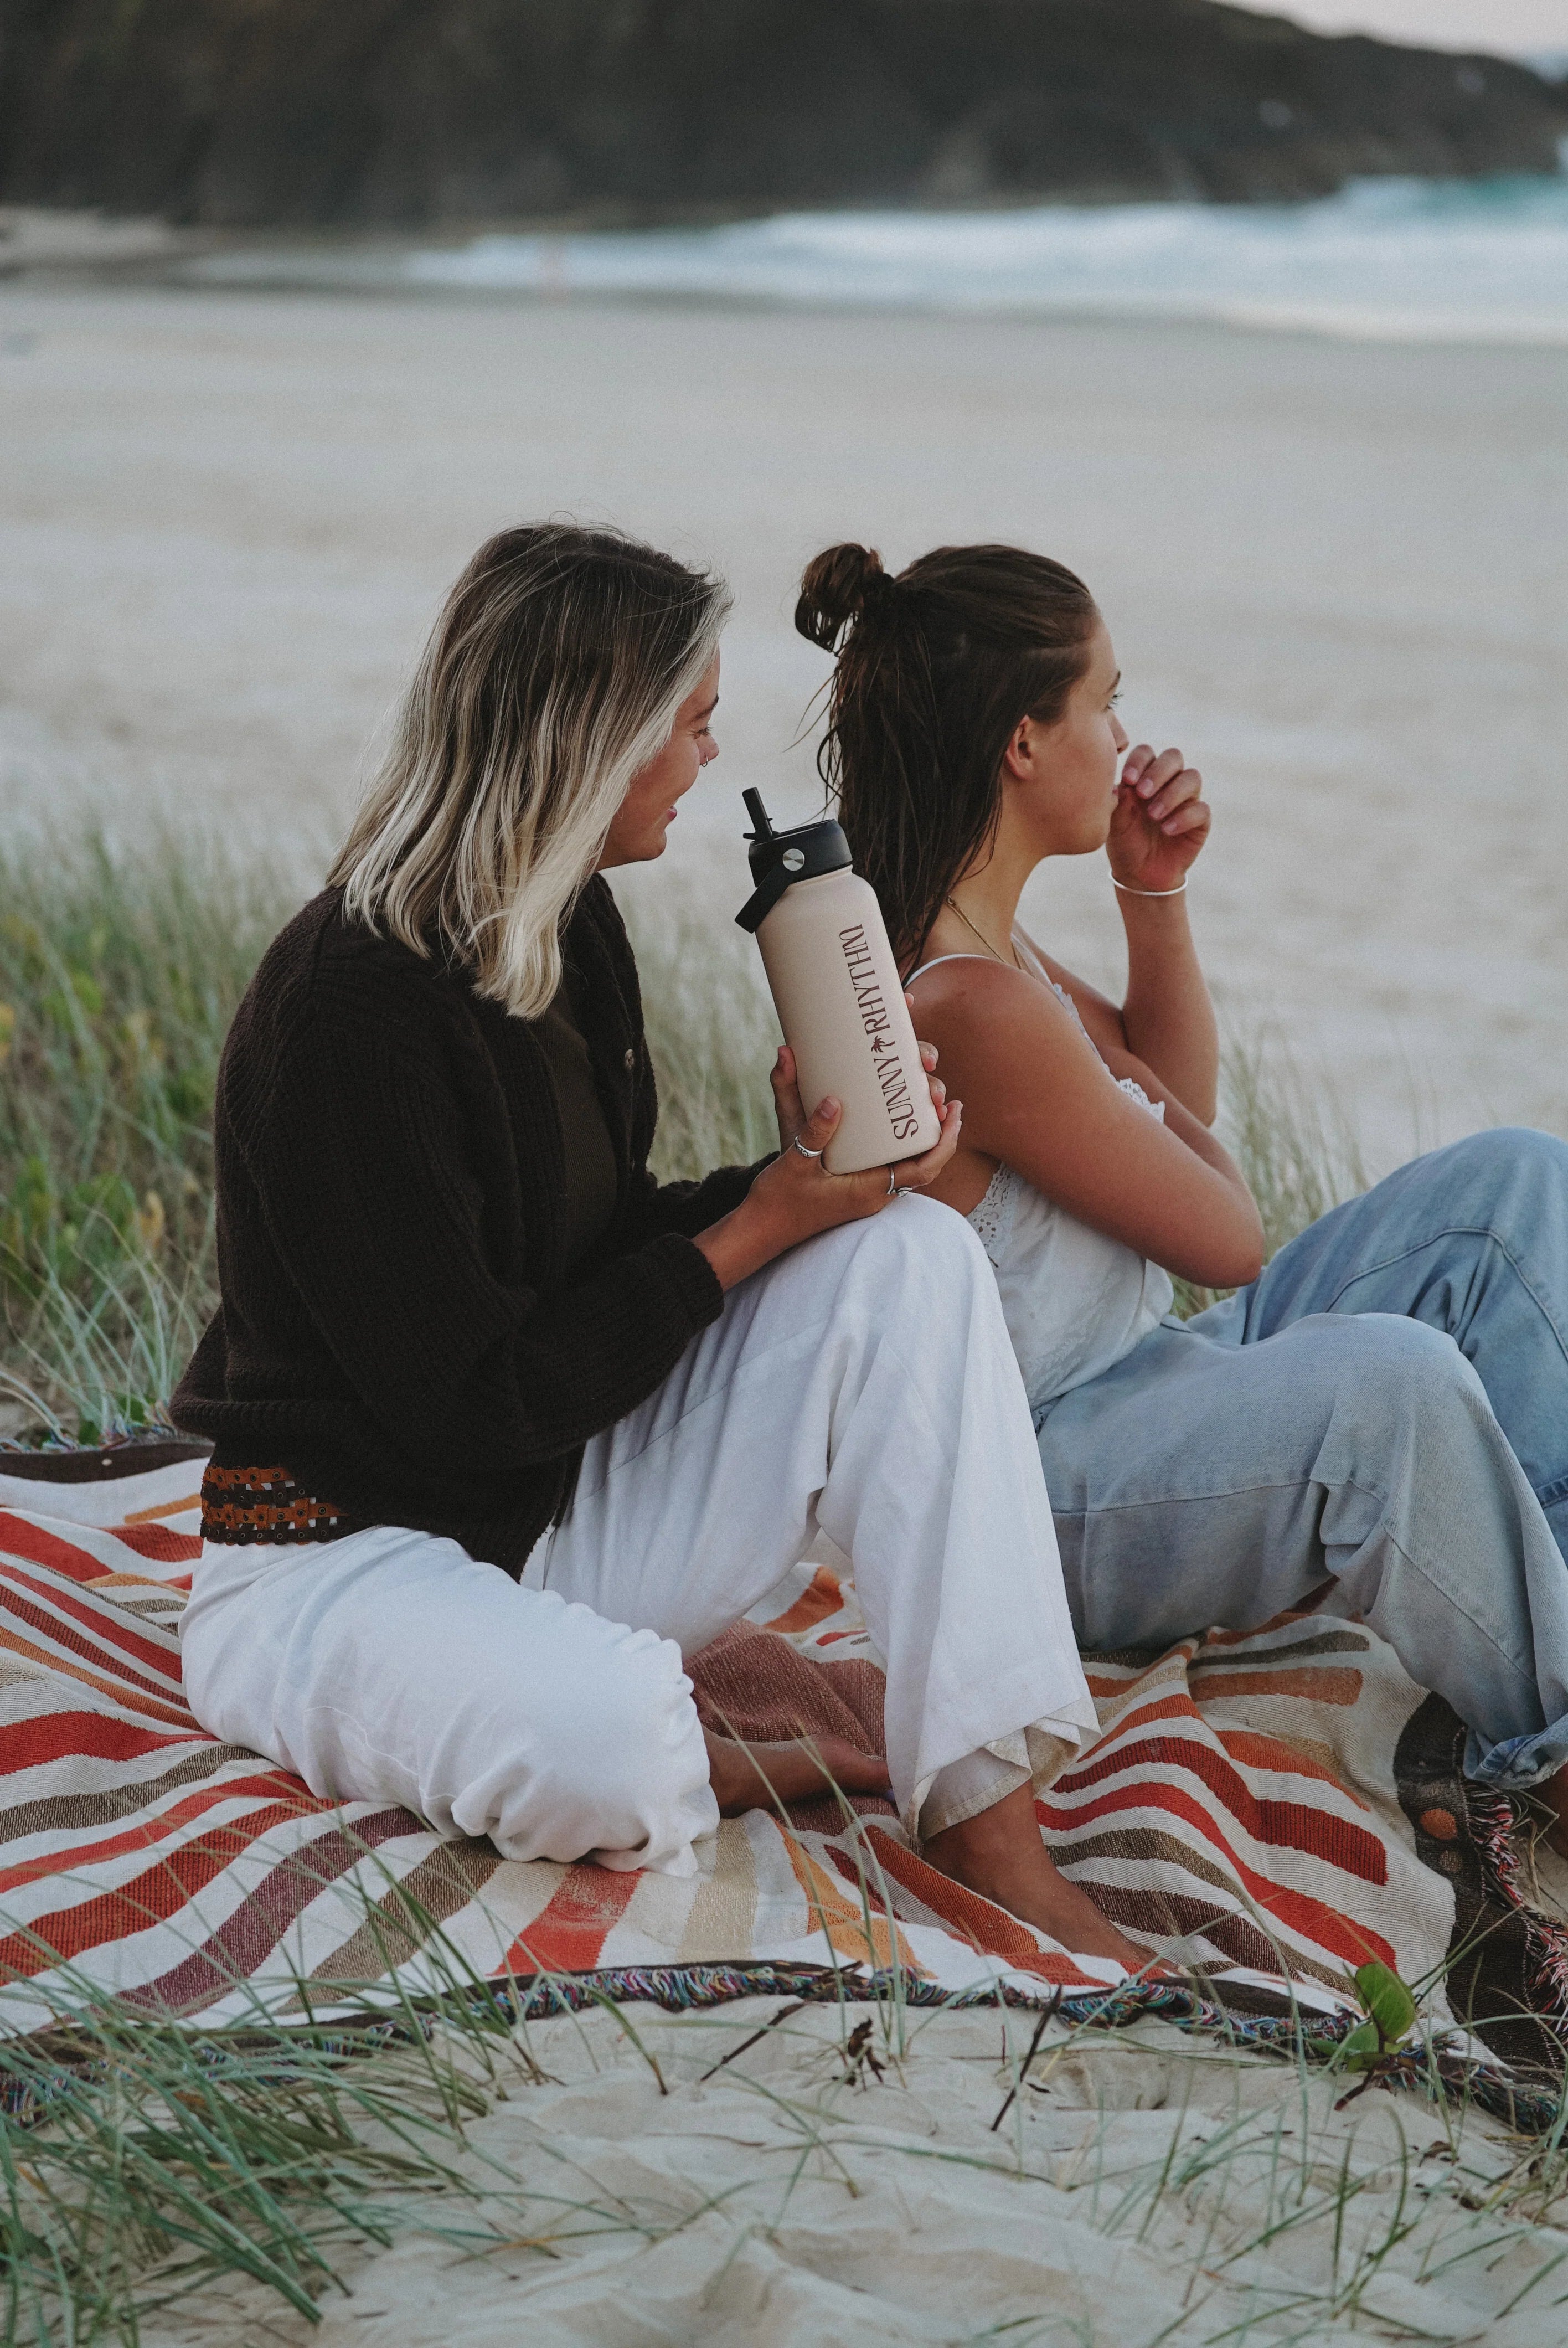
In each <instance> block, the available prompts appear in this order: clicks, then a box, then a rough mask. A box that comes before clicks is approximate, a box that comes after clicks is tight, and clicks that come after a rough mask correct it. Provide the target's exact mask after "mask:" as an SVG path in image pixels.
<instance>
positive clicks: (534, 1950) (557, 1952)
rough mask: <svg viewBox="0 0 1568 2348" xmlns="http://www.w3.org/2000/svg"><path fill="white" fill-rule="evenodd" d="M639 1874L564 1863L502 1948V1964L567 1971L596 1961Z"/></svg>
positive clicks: (511, 1968)
mask: <svg viewBox="0 0 1568 2348" xmlns="http://www.w3.org/2000/svg"><path fill="white" fill-rule="evenodd" d="M641 1879H642V1878H641V1873H640V1872H633V1873H631V1874H621V1873H620V1872H619V1871H618V1870H612V1869H610V1868H608V1867H593V1866H589V1865H579V1866H577V1867H572V1868H569V1869H568V1870H567V1872H566V1875H565V1876H564V1878H563V1879H562V1880H561V1881H560V1882H559V1883H558V1884H557V1886H556V1889H555V1891H554V1893H553V1895H552V1897H551V1898H550V1899H549V1900H548V1901H547V1902H546V1904H545V1905H544V1907H542V1908H541V1909H540V1910H539V1912H538V1915H537V1916H536V1917H535V1918H534V1921H533V1922H532V1923H531V1924H530V1925H529V1926H528V1930H527V1931H525V1932H519V1933H518V1937H517V1939H516V1940H515V1941H513V1943H512V1945H511V1947H510V1948H509V1949H508V1950H507V1955H506V1962H505V1965H504V1967H503V1970H504V1971H505V1972H507V1973H567V1972H583V1971H585V1970H586V1969H587V1968H588V1967H589V1966H590V1965H596V1964H597V1963H598V1962H599V1955H600V1950H601V1949H602V1948H603V1946H604V1944H605V1942H606V1941H607V1940H608V1939H609V1938H610V1933H611V1932H612V1931H614V1929H615V1927H616V1925H617V1924H619V1923H620V1920H621V1918H622V1917H623V1916H624V1915H625V1913H626V1911H627V1910H628V1908H630V1905H631V1898H632V1894H633V1892H635V1890H637V1887H638V1885H639V1883H640V1882H641Z"/></svg>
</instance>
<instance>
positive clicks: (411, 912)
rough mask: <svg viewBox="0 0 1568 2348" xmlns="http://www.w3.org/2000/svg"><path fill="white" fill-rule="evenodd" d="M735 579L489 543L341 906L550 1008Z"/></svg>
mask: <svg viewBox="0 0 1568 2348" xmlns="http://www.w3.org/2000/svg"><path fill="white" fill-rule="evenodd" d="M729 609H730V593H729V590H728V588H727V587H726V586H725V585H724V583H723V581H722V580H719V579H715V578H712V577H708V576H704V575H703V574H702V572H695V571H690V570H688V569H687V568H686V566H685V565H684V564H683V563H681V562H677V561H676V560H675V558H674V557H673V556H672V555H669V554H661V553H660V552H659V551H657V550H656V549H655V548H653V547H651V546H643V545H641V544H640V543H639V542H638V541H636V540H635V539H630V538H625V537H622V536H621V535H620V532H619V531H616V530H581V529H579V528H577V527H576V526H575V525H574V524H569V523H563V522H543V523H539V524H537V525H534V526H531V527H528V528H525V529H519V530H502V531H500V532H499V533H498V535H497V536H496V537H495V538H492V539H490V540H489V541H487V543H486V544H485V545H484V546H482V547H481V548H480V549H479V551H478V552H477V554H476V555H475V557H474V559H473V561H471V562H470V563H469V565H468V567H467V569H466V571H465V572H464V573H463V575H462V577H461V578H460V579H459V580H458V582H457V583H456V586H455V587H454V588H453V590H452V592H451V593H450V594H449V595H448V596H447V598H446V604H445V606H444V607H443V610H442V613H441V616H440V618H439V619H438V620H437V621H436V625H435V628H434V629H433V630H432V632H431V636H430V641H429V643H428V644H426V645H425V652H424V654H423V656H422V657H421V659H420V663H419V666H418V668H417V669H416V671H415V675H414V681H413V683H412V684H411V685H410V686H409V688H408V692H407V694H406V695H405V698H404V702H403V705H402V708H401V710H400V712H399V714H398V718H397V723H396V731H395V736H394V739H393V742H392V746H391V748H390V750H389V751H388V753H387V756H386V757H385V759H384V762H383V765H382V767H381V770H380V772H379V774H378V775H377V776H376V778H375V779H374V782H373V783H372V784H371V786H370V788H369V789H368V790H367V791H366V793H365V796H364V800H363V802H362V804H361V806H360V809H359V812H358V814H357V815H356V817H355V818H354V825H353V828H352V829H351V830H350V832H349V835H348V838H347V839H345V841H344V842H343V847H342V849H341V850H340V851H339V854H338V858H337V861H336V862H335V863H334V865H333V869H332V870H331V872H330V873H329V874H328V876H327V878H328V881H329V884H330V885H332V886H334V887H341V888H342V890H343V911H344V914H345V916H346V917H347V918H348V919H349V920H351V921H356V922H362V923H364V925H365V926H366V927H367V928H369V929H372V930H376V931H381V930H384V931H386V932H389V933H390V934H391V935H392V936H393V937H395V938H397V939H399V940H400V941H401V942H402V943H403V944H405V946H410V947H412V949H413V950H414V952H415V953H418V954H425V955H429V954H430V953H432V952H434V951H436V950H437V949H441V950H443V951H445V952H446V953H448V954H450V955H452V956H453V957H455V958H456V960H457V961H458V962H459V963H463V964H464V965H465V966H466V968H467V969H468V970H469V971H470V973H472V976H473V983H474V984H475V986H476V987H477V991H478V993H479V994H483V995H487V996H488V997H489V998H490V999H491V1000H492V1001H494V1002H497V1003H500V1004H504V1005H505V1006H506V1008H507V1010H508V1011H509V1012H511V1013H512V1014H514V1015H515V1016H516V1017H518V1018H519V1019H533V1018H537V1017H538V1014H539V1013H540V1012H542V1011H543V1010H544V1009H545V1008H546V1006H547V1005H548V1004H549V1002H550V1001H551V999H552V997H553V996H554V995H555V994H556V992H557V990H558V988H559V985H560V979H561V957H560V932H561V927H562V924H563V922H565V921H566V919H567V917H568V916H569V913H570V911H571V908H572V906H573V905H574V904H575V902H576V901H577V898H578V896H579V892H580V891H581V890H582V888H583V886H584V884H585V883H586V881H587V880H588V879H589V875H590V873H592V871H593V870H594V869H595V867H596V866H597V864H598V862H599V859H600V853H601V852H602V850H603V847H604V841H605V835H606V833H607V832H608V831H609V829H610V824H611V822H612V821H613V819H614V818H615V815H616V811H617V809H618V808H620V803H621V801H622V800H623V799H624V798H625V797H626V792H627V788H628V786H629V785H630V782H631V779H632V778H633V776H634V775H636V774H638V773H639V772H640V771H641V768H642V767H645V766H647V764H648V763H649V761H650V759H651V758H653V757H656V756H657V755H658V753H659V751H660V750H661V749H662V748H663V747H664V745H665V743H666V742H667V741H668V740H669V738H670V732H671V726H672V725H673V723H674V719H675V714H676V712H677V710H678V709H679V708H680V706H681V704H682V702H683V701H684V700H685V699H686V697H687V695H689V694H691V693H692V691H693V690H694V689H695V687H696V686H697V685H698V684H699V682H700V681H701V679H702V675H703V673H704V671H705V670H706V669H707V667H708V665H709V664H710V663H711V662H712V658H713V655H714V653H715V651H716V650H717V648H718V642H719V633H720V631H721V629H722V628H723V623H724V621H725V619H726V618H727V617H728V615H729Z"/></svg>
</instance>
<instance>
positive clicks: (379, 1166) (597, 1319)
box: [228, 996, 723, 1486]
mask: <svg viewBox="0 0 1568 2348" xmlns="http://www.w3.org/2000/svg"><path fill="white" fill-rule="evenodd" d="M424 1045H425V1037H424V1035H422V1033H421V1031H420V1029H419V1026H418V1025H417V1023H415V1022H399V1021H398V1020H397V1019H396V1018H395V1017H393V1016H389V1015H388V1013H387V1009H386V1008H385V1007H384V1006H383V1005H381V1004H376V1005H374V1006H373V1007H367V1006H365V1005H364V1004H354V1003H353V1002H346V1003H345V1002H343V1001H326V1002H323V1001H322V1000H321V999H320V997H319V996H318V997H317V999H316V1000H315V1001H314V1002H313V1004H312V1006H311V1015H310V1016H308V1017H306V1018H302V1019H300V1020H297V1021H296V1022H294V1023H293V1025H292V1032H291V1033H290V1034H289V1035H288V1037H287V1038H286V1041H283V1042H282V1049H281V1051H280V1055H279V1065H277V1066H275V1067H274V1068H272V1069H257V1068H254V1067H252V1068H247V1069H243V1070H241V1069H239V1068H237V1069H236V1070H235V1071H234V1072H233V1074H232V1076H231V1081H230V1083H229V1086H228V1107H229V1110H230V1115H229V1119H228V1122H229V1127H230V1136H229V1138H230V1144H231V1146H232V1147H235V1148H239V1149H240V1150H241V1154H242V1156H243V1158H244V1160H245V1165H246V1169H247V1172H248V1174H249V1176H250V1178H251V1188H252V1189H253V1192H254V1195H255V1197H256V1199H257V1200H258V1202H259V1205H260V1209H261V1213H262V1215H263V1216H264V1217H265V1219H266V1222H267V1226H268V1230H269V1231H270V1234H271V1237H272V1244H273V1247H274V1249H275V1251H276V1254H277V1256H278V1258H279V1259H280V1261H281V1262H282V1266H283V1268H284V1271H285V1272H286V1274H287V1276H288V1278H289V1280H290V1281H291V1282H292V1286H293V1288H294V1290H295V1292H296V1294H297V1297H298V1298H299V1300H300V1301H301V1302H302V1304H303V1306H304V1309H305V1310H306V1311H307V1312H308V1313H309V1314H310V1316H311V1318H312V1320H313V1323H314V1324H315V1326H316V1328H317V1329H318V1331H319V1333H320V1335H321V1338H322V1341H323V1344H324V1346H325V1347H326V1349H327V1351H328V1352H329V1353H330V1354H332V1355H333V1358H334V1360H335V1362H336V1365H337V1367H338V1369H339V1371H340V1373H341V1375H343V1378H344V1380H345V1381H346V1382H347V1384H348V1385H350V1386H351V1387H352V1388H353V1390H354V1394H355V1395H356V1396H357V1397H358V1399H359V1402H360V1404H361V1405H362V1406H363V1408H364V1410H365V1411H366V1413H367V1414H368V1415H369V1416H370V1417H371V1418H372V1419H374V1421H375V1422H376V1423H377V1425H378V1426H380V1427H381V1428H382V1429H383V1430H384V1433H385V1434H386V1436H388V1437H390V1438H392V1440H393V1441H394V1442H395V1444H396V1445H398V1446H399V1447H401V1448H403V1449H404V1450H405V1452H406V1454H407V1455H408V1457H409V1458H410V1461H411V1464H412V1463H432V1464H434V1463H435V1462H436V1461H439V1463H440V1467H441V1469H442V1472H443V1474H444V1475H445V1476H446V1477H447V1478H454V1477H458V1476H464V1475H466V1476H470V1477H472V1478H475V1479H477V1481H479V1482H481V1483H483V1484H487V1485H491V1486H493V1485H494V1484H496V1483H497V1481H498V1480H503V1479H504V1478H506V1477H507V1473H508V1472H509V1471H510V1472H516V1471H518V1470H520V1469H524V1468H529V1467H532V1466H536V1465H538V1463H540V1462H542V1461H547V1460H551V1459H556V1458H559V1457H562V1456H564V1455H566V1454H568V1453H569V1452H571V1451H573V1450H575V1449H576V1447H578V1446H579V1445H580V1444H582V1443H583V1442H584V1441H586V1440H587V1438H588V1437H589V1436H591V1435H595V1434H597V1433H599V1432H600V1430H601V1429H602V1428H604V1427H606V1426H610V1425H611V1424H613V1422H614V1421H615V1420H616V1419H618V1418H620V1417H622V1416H624V1415H625V1413H626V1412H628V1411H629V1410H631V1409H634V1408H635V1407H636V1406H637V1405H638V1404H639V1403H640V1402H641V1401H643V1400H644V1399H645V1398H646V1397H647V1395H650V1394H651V1392H652V1391H653V1389H654V1388H655V1387H656V1386H657V1385H659V1384H660V1383H661V1380H662V1379H663V1378H664V1377H665V1376H666V1375H668V1373H669V1372H670V1370H671V1369H672V1368H673V1366H674V1365H675V1363H676V1362H677V1361H678V1360H679V1358H680V1356H681V1354H682V1352H683V1351H684V1350H685V1348H686V1346H687V1345H688V1344H690V1342H691V1340H692V1337H693V1336H694V1335H695V1334H696V1333H697V1332H698V1331H699V1330H700V1329H702V1328H703V1327H704V1326H705V1325H706V1324H707V1323H709V1322H711V1321H713V1320H715V1319H717V1317H718V1315H719V1313H720V1312H721V1311H722V1310H723V1292H722V1290H721V1289H720V1286H719V1282H718V1281H717V1279H716V1278H715V1276H714V1274H713V1272H712V1267H711V1266H710V1264H709V1263H708V1262H707V1260H706V1258H705V1257H704V1256H703V1255H702V1253H701V1252H700V1251H698V1250H697V1249H696V1248H695V1247H693V1246H692V1243H691V1241H690V1240H689V1239H686V1238H684V1237H682V1236H680V1235H678V1234H676V1233H673V1232H666V1233H664V1234H661V1235H659V1236H655V1237H651V1238H650V1239H649V1240H648V1241H647V1242H646V1243H645V1244H643V1245H641V1246H640V1247H636V1248H634V1249H632V1250H631V1251H630V1252H628V1253H625V1254H622V1255H620V1256H618V1257H616V1258H615V1259H614V1260H613V1261H612V1262H609V1263H607V1264H605V1265H603V1266H602V1267H601V1268H600V1269H599V1270H598V1271H597V1272H595V1274H594V1275H593V1276H592V1277H591V1278H588V1279H585V1280H584V1281H582V1282H579V1284H577V1285H575V1286H570V1287H568V1288H566V1289H564V1290H562V1291H560V1292H557V1293H555V1294H553V1295H550V1296H548V1297H541V1295H540V1294H539V1293H538V1292H537V1291H535V1290H534V1289H532V1288H530V1287H529V1286H528V1285H527V1284H526V1283H525V1282H523V1281H522V1279H521V1278H520V1277H514V1276H508V1275H507V1272H505V1271H504V1270H503V1269H498V1268H497V1261H498V1259H501V1258H504V1257H505V1255H506V1253H507V1249H506V1244H505V1238H504V1234H505V1230H506V1227H507V1221H508V1219H509V1218H515V1217H516V1215H517V1213H518V1200H517V1199H516V1197H515V1196H513V1197H511V1198H508V1199H497V1179H496V1169H495V1167H494V1166H493V1165H492V1164H489V1163H487V1161H486V1158H485V1146H486V1144H485V1133H486V1120H485V1118H484V1117H482V1116H480V1115H477V1112H476V1106H475V1100H474V1097H473V1096H472V1094H471V1092H470V1091H469V1089H468V1088H467V1087H466V1085H465V1084H464V1083H463V1082H462V1081H460V1080H459V1077H458V1076H457V1075H456V1073H454V1071H453V1069H452V1068H451V1066H449V1064H448V1062H447V1061H446V1059H445V1058H444V1056H443V1055H442V1053H441V1052H440V1051H439V1050H435V1049H429V1048H424Z"/></svg>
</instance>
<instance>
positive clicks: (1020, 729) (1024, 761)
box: [1002, 717, 1043, 783]
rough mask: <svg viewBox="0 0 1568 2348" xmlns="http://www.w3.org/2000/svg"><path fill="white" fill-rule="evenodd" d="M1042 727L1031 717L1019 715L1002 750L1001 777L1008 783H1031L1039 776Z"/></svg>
mask: <svg viewBox="0 0 1568 2348" xmlns="http://www.w3.org/2000/svg"><path fill="white" fill-rule="evenodd" d="M1042 731H1043V728H1042V727H1040V726H1037V725H1036V724H1035V721H1034V719H1033V718H1032V717H1020V719H1019V722H1018V724H1017V725H1016V726H1014V728H1013V731H1012V738H1011V739H1010V741H1009V744H1008V746H1007V748H1006V749H1005V750H1004V751H1003V752H1002V778H1003V780H1004V781H1005V782H1009V783H1032V782H1036V781H1038V779H1039V777H1040V735H1041V732H1042Z"/></svg>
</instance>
